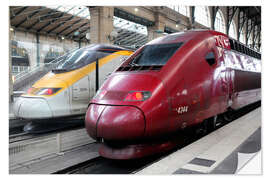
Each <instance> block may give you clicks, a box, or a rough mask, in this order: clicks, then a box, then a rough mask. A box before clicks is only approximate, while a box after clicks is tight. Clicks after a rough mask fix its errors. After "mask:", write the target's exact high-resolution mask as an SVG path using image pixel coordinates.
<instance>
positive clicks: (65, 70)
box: [52, 69, 69, 73]
mask: <svg viewBox="0 0 270 180" xmlns="http://www.w3.org/2000/svg"><path fill="white" fill-rule="evenodd" d="M68 71H69V70H67V69H52V72H53V73H61V72H68Z"/></svg>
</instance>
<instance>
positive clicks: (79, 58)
mask: <svg viewBox="0 0 270 180" xmlns="http://www.w3.org/2000/svg"><path fill="white" fill-rule="evenodd" d="M106 55H107V53H103V52H99V51H94V50H86V49H78V50H76V51H73V52H72V53H70V54H68V55H67V56H66V57H65V59H63V60H62V61H61V62H60V63H59V64H58V66H57V67H56V69H54V72H57V71H61V72H63V71H67V72H68V71H72V70H75V69H79V68H81V67H83V66H85V65H87V64H90V63H92V62H94V61H96V59H100V58H102V57H104V56H106Z"/></svg>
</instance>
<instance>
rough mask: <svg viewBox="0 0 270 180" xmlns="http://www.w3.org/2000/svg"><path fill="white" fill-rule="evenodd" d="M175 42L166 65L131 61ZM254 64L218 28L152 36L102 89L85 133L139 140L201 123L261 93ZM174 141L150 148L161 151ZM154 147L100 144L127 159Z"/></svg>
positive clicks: (108, 153) (107, 151) (105, 152)
mask: <svg viewBox="0 0 270 180" xmlns="http://www.w3.org/2000/svg"><path fill="white" fill-rule="evenodd" d="M175 44H176V45H179V46H180V47H179V48H178V49H177V50H176V51H175V52H174V53H173V54H172V56H171V57H169V59H168V61H167V62H166V63H165V64H162V65H158V66H157V65H150V66H147V65H142V66H140V64H136V65H134V64H133V65H132V63H133V61H134V59H136V58H138V56H141V55H142V54H143V53H142V52H144V50H145V49H147V48H148V47H150V48H148V50H147V51H146V50H145V52H144V54H147V53H150V54H151V52H152V51H154V50H155V48H157V49H158V48H160V47H164V48H168V47H172V46H174V45H175ZM151 47H152V48H151ZM170 50H171V49H168V50H166V51H165V50H162V48H161V49H160V50H159V51H158V52H157V53H160V54H158V55H156V54H152V55H153V56H155V57H156V58H157V59H158V58H159V57H164V56H166V55H167V54H166V53H167V51H168V52H169V51H170ZM162 53H163V54H162ZM149 57H151V56H149ZM256 63H257V64H256ZM257 65H258V66H259V64H258V62H257V60H256V59H254V58H251V57H249V56H246V55H243V54H240V53H238V52H235V51H233V50H231V48H230V43H229V39H228V37H227V36H226V35H225V34H222V33H219V32H215V31H210V30H207V31H188V32H185V33H175V34H172V35H168V36H165V37H161V38H158V39H155V40H153V41H151V42H149V43H148V44H147V45H145V46H144V47H142V48H140V49H139V50H137V51H136V52H135V53H134V54H133V55H132V56H131V57H130V58H129V59H127V60H126V61H125V62H124V63H123V64H122V65H121V67H120V68H119V69H118V70H117V71H115V73H113V74H112V75H111V76H110V77H109V78H108V79H107V81H106V82H105V83H104V84H103V86H102V87H101V88H100V90H99V93H98V94H97V95H96V96H95V98H94V99H93V100H92V101H91V103H90V106H89V109H88V111H87V113H86V119H85V124H86V129H87V132H88V134H89V135H90V136H91V137H93V138H103V139H104V140H105V141H107V142H108V141H118V142H122V141H128V142H132V141H133V142H135V141H136V142H138V140H141V139H144V140H145V139H153V138H155V139H157V138H159V137H164V136H167V135H168V134H170V133H173V132H176V131H178V130H181V129H183V128H186V127H188V126H192V125H196V124H199V123H201V122H203V121H204V119H206V118H209V117H213V116H215V115H218V114H221V113H223V112H226V111H227V109H228V108H229V107H231V108H233V109H237V108H240V107H242V106H244V105H247V104H249V103H252V102H255V101H257V100H260V98H261V97H260V77H261V76H260V70H259V67H257ZM134 93H135V94H134ZM136 94H138V99H136V98H137V95H136ZM134 95H135V96H134ZM144 95H146V98H145V99H144ZM142 96H143V97H142ZM127 97H132V98H135V101H133V100H127V99H128V98H127ZM162 144H164V145H162ZM173 144H174V143H170V142H163V143H161V144H155V145H153V146H152V147H156V148H157V149H158V150H159V151H160V150H162V147H164V149H168V148H171V147H173ZM110 148H111V149H110ZM143 150H145V152H143ZM152 150H153V148H151V147H150V146H149V145H144V146H142V145H138V146H135V145H130V146H127V147H126V148H123V149H114V148H113V147H109V146H108V145H104V146H102V148H101V149H100V153H101V154H102V155H103V156H106V157H109V158H116V159H123V158H124V159H125V158H138V157H142V156H144V155H149V153H151V152H152ZM132 152H133V154H132ZM130 153H131V154H130Z"/></svg>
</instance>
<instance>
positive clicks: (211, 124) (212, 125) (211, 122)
mask: <svg viewBox="0 0 270 180" xmlns="http://www.w3.org/2000/svg"><path fill="white" fill-rule="evenodd" d="M221 120H222V119H221V118H220V117H219V116H218V115H216V116H214V117H212V118H209V119H208V120H207V121H208V123H207V126H208V130H209V131H214V130H215V129H217V127H218V126H219V125H221V123H222V121H221Z"/></svg>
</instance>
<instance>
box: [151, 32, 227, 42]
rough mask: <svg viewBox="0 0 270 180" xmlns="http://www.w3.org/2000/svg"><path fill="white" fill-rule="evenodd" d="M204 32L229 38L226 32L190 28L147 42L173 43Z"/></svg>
mask: <svg viewBox="0 0 270 180" xmlns="http://www.w3.org/2000/svg"><path fill="white" fill-rule="evenodd" d="M205 33H210V34H212V35H213V36H216V35H222V36H225V37H227V38H229V37H228V36H227V35H226V34H224V33H221V32H218V31H214V30H209V29H192V30H186V31H182V32H176V33H172V34H169V35H166V36H163V37H160V38H157V39H155V40H153V41H150V42H149V43H147V44H164V43H175V42H180V41H188V40H190V39H192V38H194V37H196V36H198V35H200V34H205Z"/></svg>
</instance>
